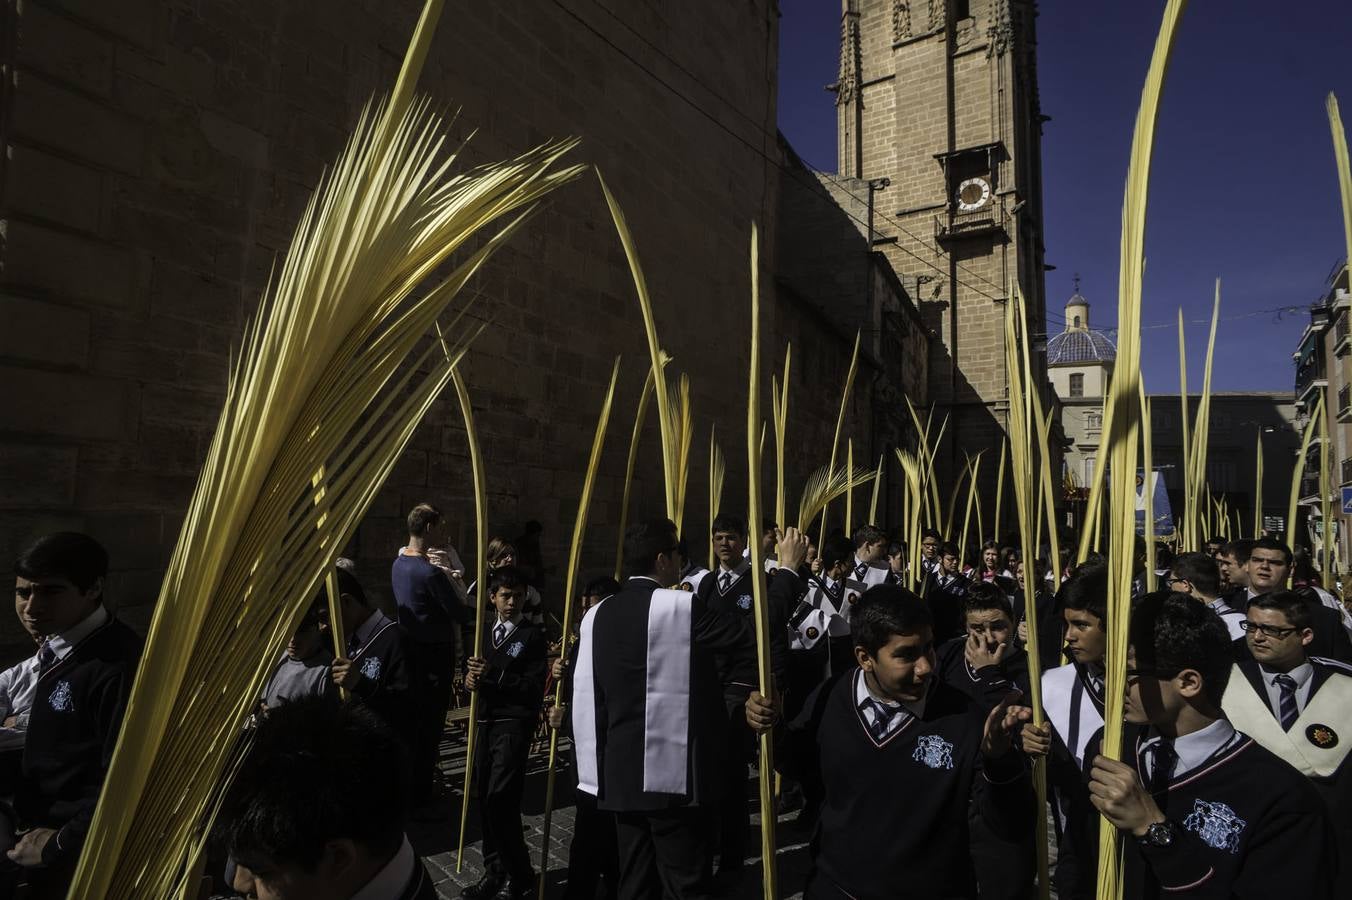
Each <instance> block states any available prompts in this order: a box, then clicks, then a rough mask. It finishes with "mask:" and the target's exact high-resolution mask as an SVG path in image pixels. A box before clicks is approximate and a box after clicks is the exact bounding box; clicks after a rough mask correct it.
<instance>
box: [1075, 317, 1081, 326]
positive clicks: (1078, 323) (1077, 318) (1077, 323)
mask: <svg viewBox="0 0 1352 900" xmlns="http://www.w3.org/2000/svg"><path fill="white" fill-rule="evenodd" d="M1075 327H1076V328H1079V327H1080V317H1079V316H1076V317H1075Z"/></svg>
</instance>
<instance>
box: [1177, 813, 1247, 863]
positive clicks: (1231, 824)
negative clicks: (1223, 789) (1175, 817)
mask: <svg viewBox="0 0 1352 900" xmlns="http://www.w3.org/2000/svg"><path fill="white" fill-rule="evenodd" d="M1248 824H1249V823H1248V822H1245V821H1244V820H1243V819H1241V818H1240V817H1239V816H1237V815H1235V811H1234V810H1233V809H1231V808H1230V807H1228V806H1226V805H1225V804H1224V803H1212V802H1210V801H1207V800H1194V801H1192V812H1191V813H1189V814H1188V817H1187V818H1186V819H1184V820H1183V827H1184V828H1186V829H1188V830H1189V831H1191V832H1193V833H1194V834H1196V835H1197V836H1198V837H1199V838H1201V839H1202V843H1204V844H1206V845H1207V846H1208V847H1211V848H1213V849H1216V850H1229V851H1230V852H1231V853H1238V852H1239V836H1240V835H1241V834H1242V833H1243V832H1244V829H1245V827H1246V826H1247V825H1248Z"/></svg>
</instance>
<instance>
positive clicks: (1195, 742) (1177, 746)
mask: <svg viewBox="0 0 1352 900" xmlns="http://www.w3.org/2000/svg"><path fill="white" fill-rule="evenodd" d="M1234 739H1235V727H1234V726H1233V725H1231V724H1230V723H1229V722H1228V721H1227V720H1225V719H1217V720H1216V721H1214V722H1212V723H1211V724H1210V725H1208V726H1206V727H1205V728H1199V729H1198V730H1197V731H1194V732H1192V733H1191V734H1185V735H1183V736H1182V737H1180V738H1175V739H1174V752H1175V753H1177V754H1178V763H1177V765H1175V766H1174V772H1173V776H1172V777H1173V778H1178V777H1179V776H1180V775H1186V774H1187V773H1189V772H1191V771H1192V770H1193V769H1197V768H1199V767H1201V766H1203V765H1205V764H1206V763H1207V762H1209V761H1210V760H1211V758H1212V757H1214V756H1215V755H1216V754H1217V753H1220V752H1221V750H1223V749H1225V747H1226V745H1228V744H1229V743H1230V742H1231V741H1233V740H1234ZM1159 741H1160V735H1159V734H1155V735H1154V736H1153V737H1151V738H1150V739H1149V740H1148V741H1146V742H1145V743H1143V744H1141V751H1142V752H1143V753H1144V752H1146V751H1147V750H1148V748H1150V747H1152V746H1154V745H1155V744H1157V743H1159ZM1152 766H1153V762H1152Z"/></svg>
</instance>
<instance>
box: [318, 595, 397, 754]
mask: <svg viewBox="0 0 1352 900" xmlns="http://www.w3.org/2000/svg"><path fill="white" fill-rule="evenodd" d="M335 571H336V572H337V573H338V599H339V604H340V606H341V608H342V613H341V614H342V617H343V634H344V635H345V636H346V643H347V646H346V647H345V648H344V649H343V651H342V652H341V653H340V654H339V656H338V658H337V659H335V660H334V661H333V664H332V666H331V667H330V670H331V677H332V678H333V683H334V684H336V685H338V686H339V687H341V688H345V689H346V690H347V691H348V692H349V702H352V703H359V704H361V705H363V706H366V707H368V708H369V709H370V710H371V711H372V712H374V713H375V714H376V715H378V716H380V718H381V719H383V720H384V721H385V724H387V725H389V726H390V728H391V729H392V730H393V731H394V733H395V734H397V735H399V738H400V739H401V740H402V741H403V742H404V746H405V747H406V748H407V749H408V751H409V754H410V756H413V755H414V754H415V753H416V752H417V744H416V734H417V731H416V729H417V722H416V720H415V708H414V697H413V693H412V672H411V666H410V664H409V658H408V653H407V647H406V644H405V641H406V640H407V639H406V637H405V635H404V632H403V629H401V628H400V627H399V624H398V623H397V622H395V621H394V620H393V619H391V618H390V617H389V616H387V615H385V614H384V613H383V612H381V611H380V610H379V609H377V608H376V607H374V606H372V605H371V601H370V600H368V599H367V597H366V591H365V590H363V589H362V586H361V582H360V581H358V580H357V576H355V575H353V574H352V573H351V572H349V571H347V570H346V569H336V570H335ZM320 597H321V598H323V597H324V592H323V591H321V592H320ZM317 602H320V610H319V621H320V627H321V629H323V633H324V635H325V639H326V640H327V639H328V621H329V606H328V600H327V599H323V600H322V601H317Z"/></svg>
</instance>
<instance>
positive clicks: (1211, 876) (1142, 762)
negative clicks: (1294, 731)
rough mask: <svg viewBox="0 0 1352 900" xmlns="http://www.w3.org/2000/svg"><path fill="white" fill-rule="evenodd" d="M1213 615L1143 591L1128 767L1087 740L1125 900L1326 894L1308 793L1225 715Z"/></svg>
mask: <svg viewBox="0 0 1352 900" xmlns="http://www.w3.org/2000/svg"><path fill="white" fill-rule="evenodd" d="M1232 665H1233V663H1232V657H1231V653H1230V639H1229V635H1228V633H1227V632H1226V629H1225V626H1224V624H1222V623H1221V621H1220V619H1219V618H1218V617H1217V616H1216V614H1215V612H1214V611H1212V610H1210V609H1208V608H1206V607H1205V606H1203V605H1202V604H1200V603H1198V602H1197V601H1195V600H1193V599H1192V598H1191V597H1188V596H1187V595H1184V594H1168V593H1165V592H1163V591H1160V592H1156V593H1154V594H1150V595H1147V596H1146V597H1144V598H1143V599H1142V600H1141V602H1140V603H1139V604H1138V605H1137V606H1136V608H1135V609H1134V610H1133V611H1132V618H1131V624H1130V628H1129V630H1128V648H1127V659H1126V667H1127V679H1126V697H1125V706H1124V710H1123V718H1124V720H1125V723H1126V730H1125V732H1124V734H1123V740H1122V755H1123V756H1124V757H1125V760H1124V761H1119V760H1116V759H1111V758H1109V757H1107V756H1103V755H1102V754H1099V753H1097V752H1096V751H1097V745H1098V744H1099V740H1098V739H1096V740H1094V741H1093V742H1092V743H1091V748H1090V752H1091V753H1092V754H1093V755H1092V756H1091V760H1092V762H1091V767H1090V769H1089V771H1088V775H1089V782H1088V786H1089V794H1090V798H1091V802H1092V803H1093V805H1094V808H1095V809H1097V810H1098V811H1099V812H1100V813H1102V815H1103V816H1104V818H1106V819H1107V820H1108V821H1109V822H1110V823H1112V824H1113V825H1114V826H1115V827H1116V828H1117V829H1118V831H1119V833H1120V835H1121V840H1122V842H1123V845H1124V846H1123V854H1122V859H1123V873H1122V878H1123V886H1124V890H1123V896H1126V897H1139V898H1145V900H1154V898H1160V897H1254V898H1257V897H1300V898H1302V900H1304V898H1311V900H1322V898H1331V897H1332V896H1333V895H1334V894H1333V884H1334V879H1335V876H1336V875H1337V871H1336V870H1337V849H1336V846H1335V843H1334V840H1335V839H1334V836H1333V831H1332V828H1331V827H1330V821H1329V817H1328V813H1327V811H1326V809H1325V807H1324V804H1323V802H1322V801H1321V800H1320V798H1319V795H1318V794H1317V793H1316V791H1315V789H1314V787H1313V786H1311V785H1310V783H1309V782H1308V781H1307V780H1306V779H1305V778H1303V777H1302V776H1301V775H1300V773H1299V772H1297V771H1296V770H1295V769H1293V768H1292V767H1291V766H1290V765H1289V764H1288V763H1286V762H1284V761H1283V760H1282V759H1280V758H1279V757H1278V756H1277V755H1276V754H1274V753H1272V752H1271V751H1269V750H1267V749H1265V748H1264V747H1263V746H1262V745H1260V744H1259V743H1258V742H1257V741H1255V740H1254V739H1253V738H1252V737H1250V736H1249V735H1247V734H1245V733H1243V732H1241V731H1237V730H1235V728H1234V726H1233V725H1231V724H1230V722H1229V721H1228V720H1227V719H1226V718H1225V713H1224V712H1223V711H1222V697H1223V696H1224V695H1225V691H1226V685H1227V682H1228V681H1229V680H1230V673H1231V667H1232Z"/></svg>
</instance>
